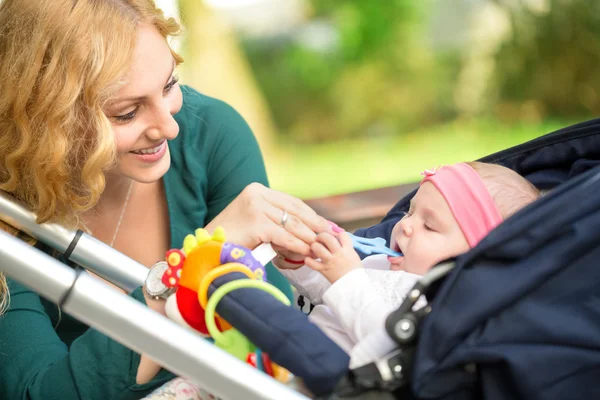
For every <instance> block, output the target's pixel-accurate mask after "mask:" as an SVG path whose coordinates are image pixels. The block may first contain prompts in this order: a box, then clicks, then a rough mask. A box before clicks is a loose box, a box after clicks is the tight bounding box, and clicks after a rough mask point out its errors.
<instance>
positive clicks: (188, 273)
mask: <svg viewBox="0 0 600 400" xmlns="http://www.w3.org/2000/svg"><path fill="white" fill-rule="evenodd" d="M166 261H167V264H168V265H169V268H168V269H167V270H166V271H165V273H164V275H163V278H162V282H163V283H164V284H165V285H166V286H167V287H175V288H177V290H176V292H175V293H174V294H172V295H171V296H170V297H169V298H168V299H167V305H166V312H167V315H168V316H169V318H171V319H172V320H174V321H177V322H179V323H181V324H183V325H187V326H189V327H191V328H193V329H195V330H197V331H198V332H200V333H201V334H202V335H204V336H207V337H208V336H210V335H209V333H208V329H207V327H206V323H205V311H204V307H206V301H207V299H206V297H207V295H206V292H207V290H208V286H209V285H210V283H211V282H212V281H213V280H214V279H216V278H217V277H219V276H221V275H223V274H225V273H229V272H242V273H245V274H246V275H247V276H248V277H249V278H262V279H265V276H266V274H265V270H264V267H263V266H262V265H261V264H260V263H259V262H258V261H257V260H256V259H254V257H252V253H251V251H250V250H249V249H247V248H245V247H243V246H238V245H235V244H232V243H227V242H226V241H225V231H224V230H223V228H221V227H218V228H217V229H215V231H214V233H213V235H212V236H211V235H210V234H209V233H208V232H207V231H206V230H205V229H197V230H196V232H195V235H191V234H190V235H187V236H186V237H185V239H184V241H183V248H182V249H171V250H169V251H168V252H167V255H166ZM215 323H216V325H217V327H218V328H219V330H220V331H225V330H228V329H230V328H231V325H229V324H228V323H227V321H225V320H224V319H223V318H221V317H220V316H218V315H216V316H215Z"/></svg>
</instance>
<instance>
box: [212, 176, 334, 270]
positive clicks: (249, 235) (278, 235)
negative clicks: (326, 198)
mask: <svg viewBox="0 0 600 400" xmlns="http://www.w3.org/2000/svg"><path fill="white" fill-rule="evenodd" d="M285 215H287V217H286V218H284V216H285ZM217 226H222V227H223V228H225V233H226V235H227V241H229V242H232V243H236V244H239V245H242V246H245V247H247V248H250V249H253V248H255V247H256V246H258V245H259V244H261V243H272V244H273V245H275V246H276V248H277V249H285V251H287V252H289V253H290V254H296V255H299V256H304V257H306V256H309V255H311V251H310V245H311V244H312V243H313V242H314V241H315V239H316V237H317V233H320V232H327V231H331V230H332V229H333V228H332V226H331V224H330V222H329V221H327V220H326V219H325V218H323V217H320V216H319V215H317V213H316V212H315V211H314V210H313V209H312V208H310V207H309V206H307V205H306V204H304V202H302V201H301V200H299V199H297V198H295V197H293V196H290V195H288V194H285V193H281V192H278V191H275V190H272V189H269V188H267V187H265V186H263V185H261V184H259V183H252V184H250V185H248V186H246V188H245V189H244V190H243V191H242V192H241V193H240V194H239V196H238V197H236V198H235V200H233V201H232V202H231V203H230V204H229V205H228V206H227V207H226V208H225V209H224V210H223V211H222V212H221V213H220V214H219V215H217V217H215V219H214V220H212V221H211V222H210V224H208V225H207V226H206V227H205V228H206V229H207V230H208V231H209V232H210V231H212V230H214V229H215V228H216V227H217ZM300 259H301V257H300Z"/></svg>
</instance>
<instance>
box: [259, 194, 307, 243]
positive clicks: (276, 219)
mask: <svg viewBox="0 0 600 400" xmlns="http://www.w3.org/2000/svg"><path fill="white" fill-rule="evenodd" d="M263 207H264V209H263V213H264V214H265V215H266V216H267V217H268V218H269V219H270V220H271V222H273V223H274V224H275V225H276V226H278V227H280V228H282V229H283V230H285V231H286V232H287V233H288V234H289V235H292V236H294V237H295V238H297V239H299V240H301V241H303V242H304V243H306V244H307V245H309V244H311V243H313V242H314V241H315V240H316V238H317V234H316V233H315V232H313V231H312V230H311V229H310V228H309V227H307V226H306V225H304V224H303V223H302V221H300V220H299V219H298V218H297V217H295V216H294V215H291V214H290V213H286V211H284V210H282V209H279V208H277V207H275V206H273V205H272V204H271V203H269V202H266V203H265V204H264V206H263ZM286 236H287V235H286ZM289 250H292V249H289Z"/></svg>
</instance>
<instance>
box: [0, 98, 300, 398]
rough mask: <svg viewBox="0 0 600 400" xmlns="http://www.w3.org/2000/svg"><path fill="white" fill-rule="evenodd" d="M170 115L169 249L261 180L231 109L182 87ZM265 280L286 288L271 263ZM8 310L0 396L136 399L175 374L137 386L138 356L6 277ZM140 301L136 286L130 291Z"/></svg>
mask: <svg viewBox="0 0 600 400" xmlns="http://www.w3.org/2000/svg"><path fill="white" fill-rule="evenodd" d="M182 90H183V107H182V109H181V111H180V112H179V113H178V114H177V115H176V116H175V119H176V121H177V123H178V124H179V127H180V132H179V136H177V138H176V139H175V140H172V141H171V142H169V149H170V152H171V168H170V170H169V171H168V173H167V174H166V175H165V177H164V183H165V191H166V195H167V203H168V208H169V218H170V223H171V226H170V229H171V232H170V233H171V247H181V245H182V242H183V238H184V237H185V235H187V234H188V233H193V232H194V230H195V229H196V228H199V227H203V226H205V225H206V224H207V223H208V222H209V221H210V220H211V219H213V218H214V217H215V216H216V215H217V214H219V212H221V210H223V208H225V206H227V205H228V204H229V203H230V202H231V201H232V200H233V199H234V198H235V197H236V196H237V195H238V194H239V193H240V192H241V191H242V189H243V188H244V187H245V186H246V185H248V184H249V183H251V182H261V183H263V184H265V185H266V184H267V177H266V173H265V169H264V164H263V160H262V156H261V153H260V150H259V148H258V144H257V142H256V140H255V138H254V136H253V135H252V132H251V131H250V129H249V127H248V125H247V124H246V123H245V122H244V120H243V119H242V117H241V116H240V115H239V114H238V113H237V112H235V111H234V110H233V109H232V108H231V107H229V106H228V105H226V104H224V103H223V102H220V101H218V100H215V99H212V98H209V97H206V96H203V95H201V94H199V93H198V92H196V91H194V90H193V89H190V88H187V87H182ZM267 271H268V273H267V276H268V277H269V280H270V281H271V282H272V283H273V284H275V285H276V286H278V287H279V288H283V289H284V290H287V294H288V296H289V295H290V287H289V285H288V284H287V282H286V281H285V279H284V278H283V277H282V276H281V275H280V274H279V273H278V271H277V270H276V269H275V268H272V267H270V266H269V267H268V269H267ZM8 283H9V290H10V294H11V302H10V308H9V309H8V311H7V313H6V314H5V315H4V316H2V317H0V399H11V400H17V399H32V400H38V399H39V400H42V399H43V400H52V399H60V400H70V399H85V400H94V399H98V400H100V399H102V400H105V399H111V400H112V399H120V400H125V399H139V398H141V397H144V396H145V395H147V394H148V393H150V392H151V391H152V390H154V389H155V388H157V387H159V386H160V385H162V384H164V383H165V382H167V381H168V380H170V379H172V378H173V377H174V376H173V375H172V374H171V373H169V372H168V371H165V370H162V371H161V372H160V373H159V374H158V375H157V376H156V377H155V378H154V379H153V380H152V381H151V382H149V383H147V384H144V385H137V384H136V383H135V377H136V373H137V366H138V364H139V360H140V356H139V355H138V354H136V353H134V352H133V351H131V350H129V349H127V348H126V347H124V346H122V345H121V344H119V343H117V342H115V341H113V340H112V339H109V338H108V337H106V336H104V335H103V334H101V333H99V332H98V331H96V330H95V329H89V328H88V327H87V326H86V325H84V324H82V323H80V322H79V321H77V320H75V319H74V318H72V317H70V316H68V315H62V316H60V314H59V310H58V307H57V306H56V305H55V304H53V303H50V302H48V301H46V300H45V299H41V298H40V297H39V296H38V295H37V294H36V293H34V292H32V291H31V290H29V289H27V288H26V287H24V286H22V285H20V284H19V283H17V282H15V281H12V280H9V282H8ZM131 296H132V297H134V298H135V299H137V300H139V301H141V302H144V298H143V295H142V292H141V288H138V289H136V290H135V291H134V292H133V293H132V294H131Z"/></svg>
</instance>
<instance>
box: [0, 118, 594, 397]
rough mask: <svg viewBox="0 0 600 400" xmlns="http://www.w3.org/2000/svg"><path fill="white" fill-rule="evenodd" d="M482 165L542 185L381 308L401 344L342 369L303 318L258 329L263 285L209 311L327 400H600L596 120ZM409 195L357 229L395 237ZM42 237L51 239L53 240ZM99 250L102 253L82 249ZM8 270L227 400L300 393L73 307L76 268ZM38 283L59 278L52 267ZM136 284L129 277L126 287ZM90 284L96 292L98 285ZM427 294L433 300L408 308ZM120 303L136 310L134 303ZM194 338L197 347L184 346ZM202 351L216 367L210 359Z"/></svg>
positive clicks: (205, 351)
mask: <svg viewBox="0 0 600 400" xmlns="http://www.w3.org/2000/svg"><path fill="white" fill-rule="evenodd" d="M481 161H484V162H493V163H499V164H502V165H504V166H506V167H509V168H512V169H514V170H515V171H517V172H519V173H520V174H521V175H523V176H525V177H526V178H527V179H529V180H530V181H531V182H532V183H533V184H534V185H536V186H537V187H538V188H540V189H542V190H544V191H549V192H548V193H547V194H545V195H544V197H543V198H542V199H540V200H538V201H537V202H535V203H534V204H532V205H530V206H528V207H526V208H525V209H523V210H521V211H520V212H518V213H517V214H515V215H514V216H513V217H511V218H509V219H508V220H506V221H505V222H503V223H502V224H501V225H500V226H499V227H497V228H496V229H495V230H494V231H492V232H491V233H490V234H489V235H488V236H487V237H486V238H485V239H484V240H483V241H482V242H481V243H479V244H478V245H477V246H476V247H475V248H474V249H472V250H471V251H469V252H468V253H466V254H464V255H461V256H459V257H457V258H456V259H453V260H448V261H446V262H444V263H442V264H440V265H438V266H436V267H434V268H433V269H432V270H431V271H430V272H429V273H428V274H427V275H426V276H425V277H423V279H421V280H420V281H419V282H418V283H417V284H416V285H415V287H414V288H413V291H412V292H411V293H410V295H409V296H408V297H407V299H406V300H405V302H404V303H403V304H402V306H401V307H400V308H399V309H398V310H396V311H395V312H394V313H392V314H391V315H390V316H389V317H388V321H387V325H386V330H387V332H388V334H389V335H390V337H392V338H393V339H394V340H395V341H396V342H397V343H398V350H396V351H394V352H393V353H391V354H389V355H387V356H385V357H383V358H381V359H379V360H376V361H375V362H373V363H372V364H368V365H366V366H363V367H360V368H357V369H355V370H351V371H348V368H347V365H348V358H347V356H346V355H345V354H344V353H343V352H342V351H341V350H340V349H339V348H338V347H337V346H335V344H333V342H331V341H329V339H328V338H326V337H325V335H323V334H322V333H320V331H318V330H317V329H316V328H315V327H314V326H310V324H309V323H308V321H306V320H305V319H304V320H303V319H302V318H296V319H294V317H292V320H291V323H290V324H286V325H285V326H283V327H280V329H275V330H273V329H271V330H270V331H269V336H268V337H265V335H262V333H264V329H265V328H272V326H269V320H268V319H264V318H258V317H257V314H256V313H255V314H253V313H248V310H249V309H251V308H252V307H253V301H254V302H255V303H254V304H255V305H259V304H261V303H260V302H261V300H260V296H259V293H260V292H259V293H256V292H252V290H253V289H243V290H239V291H236V292H232V293H231V294H230V295H227V296H226V298H225V299H223V300H222V301H221V302H220V304H219V307H218V308H217V312H218V313H219V314H220V315H221V316H223V317H224V318H225V319H226V320H228V321H230V322H231V323H232V324H233V325H234V326H235V327H236V328H237V329H238V330H240V332H242V333H243V334H244V335H245V336H247V337H248V338H249V339H251V341H252V342H253V343H255V344H256V345H257V346H258V347H262V346H261V345H264V346H266V347H268V346H271V347H277V348H276V349H274V350H276V351H273V352H272V351H270V350H267V351H269V352H270V355H271V358H272V359H273V361H275V362H277V363H279V364H280V365H283V366H285V367H286V368H288V369H290V371H292V372H293V373H295V374H296V375H298V376H301V377H303V378H305V382H306V384H307V386H308V387H309V389H310V390H311V391H312V392H313V393H315V394H316V395H318V396H319V398H322V399H332V400H333V399H346V398H348V399H350V398H355V399H380V400H384V399H394V398H396V399H492V400H495V399H521V398H522V399H572V398H573V399H574V398H600V383H596V381H595V377H596V376H600V268H595V267H596V264H597V263H598V261H597V260H600V230H599V229H598V228H597V227H598V226H600V196H598V195H596V193H597V192H600V169H598V168H595V167H596V166H597V165H598V164H599V163H600V120H592V121H589V122H585V123H581V124H577V125H574V126H571V127H568V128H565V129H562V130H559V131H557V132H554V133H551V134H548V135H545V136H543V137H540V138H538V139H535V140H532V141H530V142H527V143H525V144H522V145H519V146H516V147H513V148H510V149H507V150H504V151H501V152H499V153H496V154H493V155H490V156H488V157H485V158H483V159H482V160H481ZM412 195H414V193H412V194H410V195H408V196H406V198H404V199H402V200H401V201H400V202H399V203H398V204H397V205H396V206H395V207H394V208H393V209H392V210H391V211H390V213H389V214H388V215H387V216H386V217H385V218H384V220H383V221H382V222H381V223H380V224H379V225H376V226H374V227H372V228H368V229H361V230H359V231H358V232H357V234H358V235H362V236H366V237H389V236H390V232H391V229H392V227H393V225H394V224H395V222H396V221H397V220H398V219H399V218H400V217H401V215H402V212H403V211H406V210H407V209H408V203H409V200H410V198H411V197H412ZM8 222H10V221H8ZM30 228H31V229H30V231H31V230H35V229H36V227H30ZM38 236H40V235H38ZM0 239H2V240H1V241H0V242H2V245H0V254H2V256H3V257H4V258H6V259H8V260H10V261H11V262H14V263H17V264H18V263H19V259H18V257H16V256H11V255H10V252H9V251H8V250H6V251H5V250H3V248H4V247H5V246H6V245H16V244H15V243H13V242H12V241H11V242H10V243H9V238H8V237H4V235H0ZM11 239H12V238H11ZM84 239H85V237H84ZM15 240H16V239H15ZM48 240H49V241H51V240H55V239H52V236H49V237H48ZM79 240H81V238H79ZM86 240H87V239H86ZM72 243H73V242H70V244H72ZM70 244H69V246H68V248H67V250H68V251H70V253H73V254H74V255H75V258H77V257H83V256H82V253H81V252H79V253H78V251H77V249H76V246H75V245H73V246H71V245H70ZM62 246H63V247H66V245H65V244H64V243H63V244H62ZM19 249H21V248H19ZM22 250H23V251H25V249H24V248H23V249H22ZM94 254H102V252H99V251H94V252H87V254H86V256H89V257H93V256H94ZM72 258H73V257H72ZM84 258H85V257H84ZM36 261H40V260H37V259H36ZM82 261H83V262H82V264H85V262H84V261H85V260H82ZM121 261H122V260H121ZM98 263H102V261H98ZM88 264H89V263H88ZM103 267H105V266H103ZM115 270H116V271H117V272H114V271H115ZM5 272H6V273H7V274H8V275H9V276H13V277H14V278H15V279H20V280H22V281H23V282H24V283H25V284H27V285H30V286H31V287H32V288H34V289H36V290H38V288H39V291H40V293H41V294H42V295H45V296H47V297H50V298H56V299H61V300H64V299H65V298H66V299H67V302H66V304H65V305H66V306H67V307H66V308H65V309H66V310H67V311H68V308H69V307H68V306H69V305H70V304H71V312H72V313H73V314H74V315H75V316H81V318H82V319H83V320H84V322H86V323H88V324H90V325H92V326H96V327H100V328H101V329H102V330H103V331H104V332H106V333H107V334H109V335H112V336H113V337H115V338H116V339H117V340H119V339H120V340H122V342H123V343H124V344H126V345H128V346H130V347H132V348H134V349H136V350H139V351H144V352H147V353H148V354H150V355H152V356H154V358H156V359H157V360H160V361H162V362H163V363H164V365H166V366H168V367H170V369H172V370H173V371H174V372H176V373H180V374H182V375H185V376H188V377H190V378H192V379H194V380H195V381H197V382H198V383H200V384H202V385H205V386H206V387H208V388H210V389H214V390H215V392H217V393H219V394H220V395H222V396H223V397H225V398H229V399H238V398H239V399H241V398H244V399H254V398H256V399H258V398H265V399H267V398H268V399H293V398H302V396H300V395H298V394H297V393H295V392H292V391H289V390H285V389H284V387H283V386H282V385H280V384H278V383H276V382H274V381H272V380H270V379H268V378H267V377H265V376H262V375H261V374H260V373H257V372H256V371H255V370H252V369H251V368H249V367H248V368H243V367H245V366H243V365H242V363H240V362H238V361H237V360H233V359H231V357H226V356H227V355H226V354H218V353H219V351H217V350H216V349H212V350H209V349H210V347H211V346H210V345H208V344H206V343H202V342H203V341H202V340H201V339H198V340H196V338H194V337H193V335H192V334H191V333H190V332H187V331H185V330H183V329H181V330H180V331H181V332H180V331H178V330H177V328H178V327H177V326H175V325H174V324H170V321H160V323H162V324H164V326H165V327H167V328H168V330H167V332H168V333H167V334H165V336H163V337H154V336H155V335H154V336H153V334H151V333H149V332H146V334H147V336H148V337H149V339H148V340H142V341H140V340H137V341H135V340H134V339H133V338H134V337H136V338H139V335H140V334H141V333H142V331H143V330H144V329H143V328H141V326H142V324H141V323H140V324H137V325H136V326H139V329H138V330H137V331H135V332H133V333H132V332H131V329H129V328H127V327H125V325H127V324H129V323H130V321H128V319H127V318H125V317H124V316H123V315H121V318H108V319H107V320H106V321H100V319H101V318H100V317H103V316H104V315H103V314H100V311H103V310H101V307H95V308H94V312H95V313H89V312H85V311H84V307H83V305H78V304H76V303H77V302H76V301H75V300H76V297H77V295H80V296H82V298H83V299H84V302H87V303H88V305H89V304H91V303H92V300H91V299H89V298H87V297H85V293H84V292H85V290H73V289H72V287H73V285H74V284H75V283H76V281H77V278H76V277H72V276H70V275H69V276H66V275H64V274H63V275H62V276H63V277H64V279H63V281H62V282H58V283H59V285H58V286H59V288H58V289H56V290H53V289H51V288H49V287H48V285H47V284H42V283H40V282H39V277H38V276H37V275H35V274H34V273H33V272H31V273H29V274H23V273H22V270H18V269H17V268H12V269H10V268H9V269H7V270H6V271H5ZM97 272H102V271H97ZM18 274H20V275H18ZM17 275H18V276H17ZM101 275H103V276H110V275H111V273H104V274H102V273H101ZM118 275H119V272H118V268H113V272H112V276H114V277H116V278H119V276H118ZM232 275H233V274H232ZM46 278H47V279H48V280H49V281H50V280H54V281H57V280H58V279H57V277H56V275H54V276H51V275H50V273H48V276H46ZM231 279H236V277H235V276H230V277H226V276H224V277H222V278H220V279H217V280H215V281H214V283H213V285H212V287H211V288H210V289H209V293H210V292H211V290H212V291H213V292H214V290H215V289H216V288H217V287H219V286H220V285H223V284H224V283H225V282H226V281H227V280H231ZM138 280H139V278H138V277H137V276H136V277H129V281H128V284H129V285H132V282H133V283H135V282H138ZM74 282H75V283H74ZM94 283H95V282H94ZM69 285H71V286H69ZM86 285H87V287H86V288H87V291H90V288H91V285H92V283H91V282H87V283H86ZM132 286H133V285H132ZM59 289H60V290H59ZM245 291H247V292H245ZM421 295H424V296H425V297H426V299H427V302H428V304H427V305H426V306H424V307H422V308H420V309H418V310H414V309H413V305H414V302H415V301H416V299H418V298H419V297H420V296H421ZM106 296H108V294H106ZM103 297H104V296H103ZM269 299H270V302H271V304H272V308H268V309H265V307H264V304H262V305H261V306H260V310H259V311H257V313H261V312H262V313H266V314H267V315H269V316H270V317H271V318H273V319H272V321H281V320H280V319H278V317H277V312H279V311H278V310H279V309H281V310H284V308H281V307H282V305H281V303H278V302H277V301H274V300H273V299H272V298H270V297H269ZM251 300H252V301H251ZM265 301H266V302H269V300H266V299H265ZM240 305H243V306H244V307H240ZM277 307H280V308H279V309H278V308H277ZM124 311H126V312H127V315H132V312H134V311H135V312H137V313H142V311H141V310H138V309H135V310H133V308H131V307H130V308H129V309H124ZM287 311H289V309H288V310H287ZM281 312H283V311H281ZM287 314H290V313H287ZM92 316H96V317H98V318H96V319H94V318H92ZM141 316H146V315H145V314H144V315H142V314H140V317H141ZM149 317H150V316H149ZM151 317H152V318H154V319H156V317H158V316H151ZM161 319H162V318H161ZM136 320H138V319H137V318H136ZM146 321H147V320H146ZM105 322H106V323H105ZM135 322H136V321H134V323H135ZM153 322H154V320H153ZM155 322H156V323H159V321H158V320H156V321H155ZM144 326H145V327H149V329H150V330H151V332H161V331H164V329H163V330H155V329H152V327H151V326H149V325H148V323H146V324H145V325H144ZM134 334H135V336H134ZM175 334H177V335H179V334H181V336H178V337H179V338H181V339H180V341H184V342H185V343H186V344H185V346H180V345H179V343H178V341H176V340H173V337H174V335H175ZM292 335H296V336H295V337H298V335H300V336H303V337H306V338H310V346H306V345H303V344H302V343H300V342H295V341H293V340H289V339H290V337H292ZM274 343H275V344H276V346H275V345H274ZM190 346H196V348H197V349H198V351H195V350H194V351H187V352H186V351H185V350H188V349H190V348H191V347H190ZM208 357H210V359H211V360H213V361H214V360H215V359H216V358H219V362H213V363H210V362H208V361H206V360H207V359H208ZM195 360H196V362H197V364H194V361H195ZM221 360H223V363H221V362H220V361H221ZM303 374H304V375H303ZM248 381H251V382H250V383H248Z"/></svg>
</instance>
